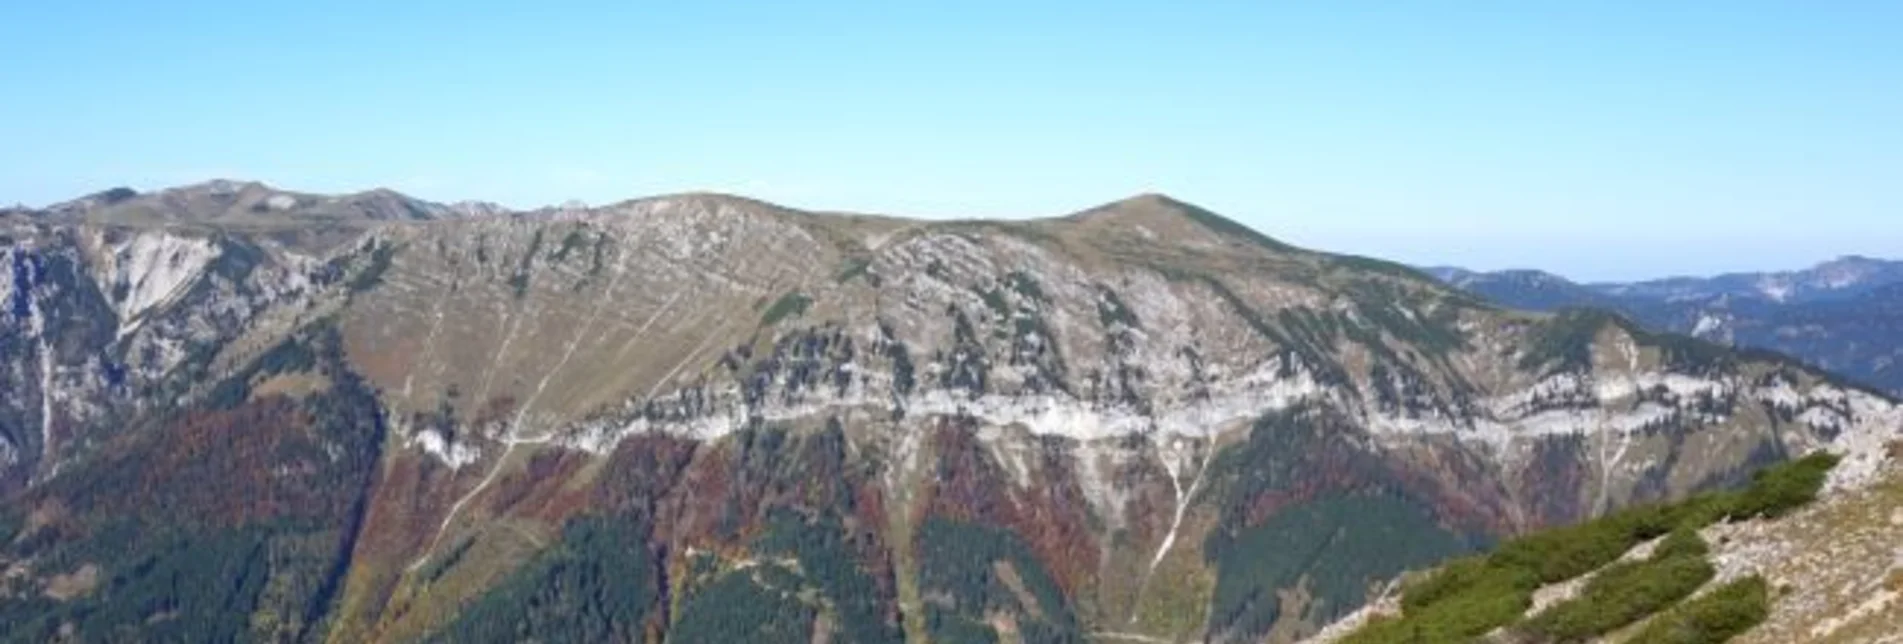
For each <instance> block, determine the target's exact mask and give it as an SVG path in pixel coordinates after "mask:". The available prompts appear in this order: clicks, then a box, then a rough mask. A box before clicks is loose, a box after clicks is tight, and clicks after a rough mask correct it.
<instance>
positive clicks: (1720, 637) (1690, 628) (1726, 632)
mask: <svg viewBox="0 0 1903 644" xmlns="http://www.w3.org/2000/svg"><path fill="white" fill-rule="evenodd" d="M1770 609H1771V596H1770V591H1769V590H1768V589H1767V588H1766V587H1765V583H1764V579H1763V578H1762V577H1757V576H1751V577H1746V578H1744V579H1740V580H1737V581H1734V582H1731V583H1729V584H1725V585H1724V586H1721V587H1719V588H1718V589H1717V590H1714V591H1712V592H1710V593H1706V594H1705V595H1704V596H1701V597H1698V598H1697V599H1693V600H1691V601H1688V602H1685V603H1684V604H1680V605H1679V606H1678V607H1677V608H1674V609H1672V610H1670V611H1667V612H1666V613H1665V614H1663V615H1660V616H1659V617H1658V618H1657V619H1654V620H1652V623H1650V624H1646V626H1645V628H1644V629H1643V630H1640V631H1639V634H1638V635H1637V636H1635V637H1633V638H1632V639H1631V641H1632V642H1633V643H1634V644H1718V643H1720V642H1724V641H1726V640H1729V639H1731V638H1733V637H1736V636H1737V635H1739V634H1741V633H1743V632H1745V631H1747V630H1751V627H1753V626H1757V625H1758V624H1759V623H1762V622H1763V621H1764V617H1765V615H1767V614H1769V612H1770Z"/></svg>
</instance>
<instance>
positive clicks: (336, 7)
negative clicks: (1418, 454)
mask: <svg viewBox="0 0 1903 644" xmlns="http://www.w3.org/2000/svg"><path fill="white" fill-rule="evenodd" d="M3 4H4V6H3V7H0V202H15V201H18V202H24V203H27V204H31V205H41V204H45V203H48V202H52V201H57V200H61V199H66V198H70V197H73V196H76V195H79V194H82V193H86V192H91V191H94V190H98V189H101V188H104V187H109V186H113V185H130V186H132V187H135V188H140V189H150V188H157V187H163V186H167V185H173V184H179V183H189V182H196V181H200V180H204V179H207V178H211V177H232V178H245V179H258V180H263V181H266V182H268V183H272V184H274V185H279V186H281V187H285V188H292V189H302V190H311V191H326V192H328V191H345V190H356V189H364V188H369V187H375V186H389V187H394V188H397V189H399V190H403V191H406V192H410V193H412V194H416V195H419V196H423V197H426V198H432V199H440V200H457V199H487V200H494V201H500V202H502V203H505V204H508V205H513V206H531V205H542V204H548V203H554V202H559V201H563V200H566V199H571V198H573V199H581V200H584V201H588V202H591V203H601V202H607V201H614V200H619V199H623V198H628V197H634V196H642V195H648V194H654V193H663V192H677V191H684V190H716V191H724V192H735V193H742V194H746V195H750V196H756V197H760V198H764V199H768V200H773V201H778V202H782V203H786V204H788V205H793V206H800V207H808V208H816V209H839V210H861V211H875V212H888V213H895V214H911V215H920V216H933V217H943V216H993V217H1028V216H1041V215H1053V214H1062V213H1066V212H1070V211H1074V210H1079V209H1082V208H1085V207H1088V206H1090V205H1093V204H1096V203H1100V202H1104V201H1109V200H1112V199H1116V198H1120V197H1123V196H1127V195H1129V194H1133V193H1137V192H1144V191H1159V192H1166V193H1169V194H1171V195H1173V196H1175V197H1177V198H1180V199H1183V200H1186V201H1191V202H1195V203H1198V204H1201V205H1203V206H1206V207H1209V208H1211V209H1213V210H1216V211H1218V212H1221V213H1224V214H1227V215H1230V216H1232V217H1235V218H1237V219H1239V220H1241V221H1243V222H1245V223H1247V224H1249V225H1251V226H1253V227H1256V228H1258V229H1260V230H1262V231H1264V232H1266V233H1267V234H1269V235H1272V236H1275V237H1278V238H1282V239H1284V240H1287V241H1291V242H1294V243H1298V244H1302V245H1307V246H1312V247H1318V248H1324V249H1329V250H1338V251H1347V252H1355V253H1361V254H1369V255H1377V256H1382V257H1388V258H1392V259H1397V260H1402V261H1408V262H1415V263H1451V264H1462V265H1467V266H1472V267H1478V268H1503V267H1519V266H1532V267H1541V268H1547V269H1551V270H1555V271H1558V272H1561V273H1564V274H1567V275H1570V276H1574V277H1578V278H1591V279H1604V278H1631V277H1641V276H1654V275H1662V274H1668V273H1711V272H1716V271H1721V270H1729V269H1745V268H1784V267H1795V266H1799V265H1804V264H1809V263H1811V262H1814V261H1817V260H1821V259H1825V258H1828V257H1831V256H1835V255H1839V254H1844V253H1863V254H1871V255H1879V256H1890V257H1903V3H1896V2H1869V3H1859V2H1851V1H1844V2H1784V3H1758V2H1745V1H1740V0H1728V1H1687V2H1655V1H1646V2H1530V3H1505V2H1440V3H1432V2H1423V3H1334V2H1330V3H1322V2H1316V3H1269V2H1235V3H1227V2H1224V3H1214V2H1209V3H1192V2H1184V3H1161V2H1145V3H1122V2H1116V1H1114V0H1096V1H1093V2H1045V3H1035V4H1036V5H1037V6H1036V7H1029V6H1026V5H1030V4H1033V3H1024V2H960V3H913V2H878V3H864V4H847V3H829V4H819V3H805V2H800V3H796V2H774V3H759V4H741V3H646V2H633V1H629V0H622V1H618V2H598V3H582V2H542V3H530V2H490V1H484V0H464V1H462V2H453V3H452V2H433V1H411V2H354V1H336V2H306V3H279V2H237V1H231V2H190V1H186V2H171V3H157V2H145V1H139V2H110V1H96V2H32V1H21V2H6V3H3ZM714 4H719V5H721V6H720V7H712V6H704V5H714ZM1397 4H1405V5H1406V8H1393V7H1391V6H1383V5H1397ZM928 5H929V6H928ZM1298 5H1300V6H1298Z"/></svg>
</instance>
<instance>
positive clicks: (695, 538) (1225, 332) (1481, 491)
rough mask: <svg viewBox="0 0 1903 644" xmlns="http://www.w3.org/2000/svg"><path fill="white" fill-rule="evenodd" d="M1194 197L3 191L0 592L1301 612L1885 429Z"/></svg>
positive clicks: (1052, 617)
mask: <svg viewBox="0 0 1903 644" xmlns="http://www.w3.org/2000/svg"><path fill="white" fill-rule="evenodd" d="M238 192H242V190H239V191H238ZM188 201H189V200H188ZM204 203H205V204H207V205H205V206H204V207H205V208H207V209H208V210H210V211H214V212H215V213H225V212H226V211H227V210H228V208H229V205H228V204H225V203H224V202H221V201H206V202H204ZM1175 203H1176V202H1173V200H1167V199H1166V198H1162V197H1150V196H1139V197H1136V198H1132V199H1125V200H1121V201H1116V202H1110V203H1108V204H1104V205H1100V206H1098V207H1095V208H1092V209H1087V210H1085V211H1080V212H1082V213H1089V212H1092V211H1098V212H1099V214H1100V215H1103V216H1095V217H1092V216H1069V217H1057V218H1052V219H1042V220H1031V221H998V220H962V221H937V220H926V221H912V220H903V219H896V218H887V217H877V216H867V215H826V214H807V213H806V212H805V211H793V210H791V209H783V208H779V207H774V206H770V205H762V204H763V202H753V201H748V200H727V199H722V198H716V197H658V198H649V199H641V200H632V201H623V202H617V203H615V204H611V205H607V206H601V207H592V208H584V207H573V208H566V209H549V210H546V211H545V212H547V213H549V215H548V216H515V215H513V214H512V215H507V216H492V217H466V218H450V219H434V220H364V221H361V222H358V223H357V224H353V225H343V226H339V225H336V222H334V221H328V220H315V219H292V220H290V221H288V222H283V225H282V226H279V227H275V228H271V229H268V230H259V229H256V228H254V227H247V226H244V225H239V224H228V223H226V222H227V221H228V220H223V219H217V218H216V217H214V218H213V219H215V221H213V222H212V223H213V225H209V226H202V227H196V228H194V227H174V226H151V225H147V223H148V222H145V221H142V222H138V223H135V224H132V225H118V224H111V223H99V222H87V221H52V220H41V219H33V220H29V221H24V222H13V223H12V224H11V225H12V229H11V233H10V234H11V237H10V240H11V243H10V245H9V246H8V247H7V255H6V258H5V259H6V261H7V262H8V266H9V268H10V270H8V271H0V278H4V279H0V293H5V295H6V297H7V299H8V302H9V307H8V313H9V315H6V316H4V317H3V318H0V323H4V324H5V325H6V326H7V328H8V330H9V333H8V334H6V335H5V336H4V339H0V360H4V364H5V365H6V368H5V369H0V378H4V379H5V380H4V381H5V383H6V390H8V391H12V392H17V393H16V394H14V395H12V396H10V397H8V398H7V399H5V400H3V401H0V402H5V403H6V405H4V407H0V463H4V466H0V498H4V499H5V501H4V502H0V568H7V569H17V570H20V571H21V572H19V573H18V574H17V575H13V576H11V577H9V579H11V581H7V582H5V584H4V585H0V591H4V592H0V618H12V619H18V620H20V623H23V624H28V625H29V627H28V628H24V629H22V630H21V631H19V632H20V633H21V635H20V636H19V638H20V639H25V640H36V639H52V638H55V637H57V635H58V634H59V633H60V632H63V631H64V632H73V633H78V634H79V637H102V636H104V635H103V634H110V633H118V634H123V635H124V636H127V637H133V636H136V635H140V634H143V635H147V636H148V637H162V636H177V637H182V638H186V639H206V638H210V639H282V640H302V641H338V642H355V641H427V640H432V639H458V635H464V636H473V635H471V634H481V633H492V634H496V635H495V636H496V637H502V638H507V637H511V636H510V635H504V634H503V633H511V634H513V636H514V637H531V636H537V637H543V636H545V637H549V638H558V639H559V638H561V637H573V638H580V639H616V640H641V639H659V638H662V637H666V638H669V639H674V640H678V641H709V640H712V641H721V640H723V639H731V637H732V636H734V634H735V633H737V632H746V633H756V634H757V633H774V634H778V635H779V636H784V637H786V638H788V639H798V640H801V641H805V640H808V639H811V638H812V637H813V636H814V634H816V633H829V634H840V633H853V634H854V635H851V636H850V637H851V638H853V639H859V640H861V641H908V642H917V641H926V640H929V641H935V642H957V641H965V640H969V639H973V638H976V639H978V640H988V639H992V638H1000V637H1007V638H1008V637H1017V638H1023V639H1026V640H1032V641H1035V640H1037V639H1039V638H1048V639H1059V640H1062V639H1070V640H1079V639H1085V638H1087V637H1090V638H1097V639H1102V638H1105V637H1126V636H1137V637H1141V638H1152V639H1158V640H1164V641H1180V640H1205V641H1219V642H1230V641H1260V640H1262V639H1265V638H1267V639H1271V640H1274V641H1291V640H1293V639H1296V638H1299V637H1301V636H1304V635H1307V634H1310V633H1313V632H1315V631H1316V630H1317V629H1319V628H1320V627H1321V626H1322V625H1323V624H1326V623H1327V622H1330V621H1332V620H1333V619H1334V618H1336V617H1340V616H1342V615H1345V614H1347V613H1348V612H1350V611H1352V610H1353V609H1355V608H1356V607H1358V606H1359V605H1361V604H1362V603H1364V602H1366V601H1368V600H1369V599H1371V598H1372V597H1373V595H1374V593H1375V591H1376V590H1377V589H1378V587H1379V586H1380V585H1382V584H1384V583H1386V581H1387V580H1388V579H1390V578H1392V577H1393V576H1394V575H1397V574H1399V573H1401V572H1402V571H1404V570H1408V569H1415V568H1420V567H1425V566H1429V565H1432V564H1434V563H1436V562H1438V561H1441V560H1443V559H1445V558H1447V557H1451V556H1455V555H1459V554H1463V553H1467V552H1471V551H1474V550H1476V549H1479V548H1483V547H1485V546H1486V544H1489V543H1493V542H1495V541H1497V540H1499V539H1500V538H1502V537H1504V536H1508V535H1512V534H1518V533H1522V532H1525V531H1528V530H1531V529H1534V528H1538V527H1542V526H1550V525H1560V524H1565V523H1570V522H1574V521H1578V520H1581V519H1583V518H1586V517H1590V516H1597V515H1600V514H1604V513H1606V512H1608V511H1611V510H1613V509H1616V508H1620V507H1625V506H1628V505H1631V504H1634V503H1644V502H1649V501H1653V500H1660V499H1667V498H1677V497H1682V496H1684V495H1686V494H1690V493H1692V492H1695V491H1700V490H1708V489H1717V488H1726V487H1732V486H1736V485H1739V484H1741V483H1743V482H1744V481H1746V480H1748V479H1749V476H1750V472H1751V471H1753V470H1755V469H1757V468H1759V467H1762V466H1764V465H1767V464H1770V463H1775V462H1779V461H1783V460H1787V459H1789V458H1791V457H1792V456H1794V455H1798V454H1803V453H1808V452H1810V451H1814V450H1819V449H1822V450H1828V451H1832V452H1835V453H1841V454H1843V455H1844V457H1845V460H1844V463H1843V464H1842V465H1840V466H1839V467H1838V468H1837V470H1834V471H1833V473H1832V475H1831V476H1832V478H1831V481H1830V483H1829V486H1830V489H1833V490H1835V489H1856V488H1860V487H1862V486H1864V485H1866V484H1867V483H1868V481H1870V480H1872V479H1873V478H1875V477H1876V476H1877V475H1878V474H1879V473H1881V472H1885V471H1888V470H1889V469H1891V468H1892V464H1893V459H1892V457H1891V456H1890V454H1889V452H1887V451H1886V450H1885V449H1884V445H1885V444H1886V443H1887V442H1888V441H1892V440H1895V439H1896V438H1897V437H1898V435H1899V433H1903V408H1900V407H1899V406H1898V403H1897V402H1896V400H1895V399H1893V398H1890V397H1888V396H1884V395H1879V394H1874V393H1871V392H1867V391H1863V390H1860V389H1857V388H1850V387H1844V386H1841V385H1840V384H1837V383H1834V382H1832V381H1831V380H1830V379H1829V378H1826V377H1824V375H1823V374H1821V373H1819V372H1816V371H1814V370H1811V369H1809V368H1807V367H1803V366H1801V365H1798V364H1795V363H1791V362H1787V361H1784V360H1781V359H1778V360H1772V359H1763V358H1758V357H1753V356H1750V355H1746V354H1741V353H1738V352H1734V351H1731V350H1729V349H1726V348H1723V347H1721V346H1718V345H1713V344H1709V343H1703V342H1694V341H1689V340H1682V339H1678V338H1677V337H1676V336H1666V335H1662V334H1651V333H1649V332H1647V333H1640V332H1638V330H1636V329H1635V328H1632V327H1629V326H1627V325H1625V324H1623V323H1622V322H1620V321H1619V320H1618V319H1617V318H1607V317H1590V316H1588V317H1580V316H1568V315H1547V314H1531V313H1523V312H1517V311H1510V310H1506V309H1501V308H1499V307H1497V306H1494V305H1491V304H1488V303H1486V302H1484V301H1482V300H1481V299H1479V298H1477V297H1475V296H1472V295H1470V294H1468V293H1465V292H1462V291H1459V290H1456V289H1454V288H1451V287H1448V286H1446V285H1443V284H1440V283H1439V282H1436V281H1434V280H1432V279H1431V278H1430V277H1428V276H1426V275H1424V274H1422V273H1419V272H1417V271H1414V270H1412V269H1407V268H1405V267H1399V266H1398V265H1394V264H1391V263H1387V262H1383V261H1380V260H1370V259H1366V258H1357V257H1353V256H1343V255H1334V254H1329V253H1325V252H1321V251H1310V250H1304V249H1299V248H1294V247H1291V246H1287V245H1284V244H1281V243H1280V242H1275V241H1274V240H1273V239H1272V238H1268V237H1266V236H1262V235H1260V234H1259V233H1254V232H1253V231H1249V232H1247V233H1243V232H1241V231H1236V230H1233V228H1243V229H1244V230H1247V229H1246V227H1242V226H1241V225H1240V224H1236V223H1235V222H1234V221H1232V220H1228V219H1226V218H1221V217H1220V216H1217V215H1214V213H1208V212H1207V211H1201V210H1200V209H1197V208H1195V207H1193V206H1186V205H1185V206H1178V205H1175ZM221 204H224V205H221ZM789 215H796V216H789ZM320 233H321V234H320ZM313 236H322V237H323V241H324V242H325V243H323V244H316V243H302V242H305V241H307V240H308V238H310V237H313ZM1264 240H1267V241H1266V242H1265V241H1264ZM293 242H298V243H293ZM214 491H215V492H214ZM114 535H132V536H127V537H124V538H117V537H114ZM108 537H113V539H116V540H113V539H109V538H108ZM108 544H111V545H110V546H108ZM616 553H619V554H616ZM206 559H211V560H215V561H217V562H219V563H217V565H211V564H209V563H208V562H207V561H206ZM142 562H146V563H142ZM86 570H92V571H94V572H93V574H94V575H95V577H94V578H95V579H96V580H103V581H98V582H97V583H95V584H92V585H90V586H88V585H86V584H77V583H75V582H74V580H76V579H81V578H83V577H85V575H84V574H82V573H83V571H86ZM141 571H144V572H141ZM181 580H182V581H181ZM234 580H235V581H234ZM238 582H242V583H238ZM223 588H231V589H234V590H232V591H231V592H230V594H228V595H206V594H204V593H201V592H200V590H204V589H223ZM524 598H533V601H530V600H526V599H524ZM607 598H612V600H610V599H607ZM114 607H117V608H114ZM168 607H171V608H168ZM109 609H110V610H109ZM195 611H211V613H213V614H219V615H236V616H241V618H233V619H227V620H206V621H193V620H186V619H179V618H178V616H179V615H183V614H194V612H195ZM734 624H738V625H741V626H736V627H735V628H741V629H742V630H741V631H729V630H722V629H725V628H728V626H725V625H734ZM174 629H176V630H174ZM522 629H527V630H522ZM564 634H565V635H564ZM188 635H189V636H197V637H189V636H188ZM0 639H5V638H0ZM461 639H467V637H464V638H461Z"/></svg>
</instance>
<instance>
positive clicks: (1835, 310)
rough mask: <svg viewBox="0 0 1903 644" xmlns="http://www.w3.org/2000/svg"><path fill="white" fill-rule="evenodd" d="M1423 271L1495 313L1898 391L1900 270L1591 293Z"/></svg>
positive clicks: (1555, 280) (1889, 266)
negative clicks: (1637, 329) (1693, 342)
mask: <svg viewBox="0 0 1903 644" xmlns="http://www.w3.org/2000/svg"><path fill="white" fill-rule="evenodd" d="M1424 270H1425V271H1426V272H1428V273H1429V274H1431V275H1433V276H1434V277H1436V278H1439V279H1440V280H1441V281H1444V282H1447V283H1449V284H1452V285H1454V286H1457V287H1460V288H1462V289H1466V290H1467V291H1469V292H1472V293H1474V294H1477V295H1480V296H1482V297H1485V298H1487V299H1490V300H1493V301H1495V302H1497V303H1499V304H1501V305H1504V306H1509V307H1513V308H1520V309H1530V310H1536V311H1554V310H1559V309H1565V308H1578V307H1592V308H1604V309H1612V310H1616V311H1619V312H1620V313H1622V314H1624V315H1626V316H1627V317H1630V318H1632V319H1633V320H1635V321H1637V322H1639V323H1641V324H1644V325H1647V326H1650V327H1652V328H1654V329H1658V330H1663V331H1671V332H1674V333H1685V334H1690V335H1694V336H1697V337H1700V338H1703V339H1706V340H1712V341H1717V342H1724V343H1729V344H1734V345H1738V346H1745V347H1754V348H1762V349H1769V350H1773V351H1778V352H1782V353H1787V354H1790V355H1793V356H1796V357H1799V358H1802V359H1804V360H1806V361H1808V362H1811V363H1813V364H1815V365H1817V366H1819V367H1823V368H1825V369H1829V370H1832V371H1835V372H1838V373H1840V374H1843V375H1845V376H1848V377H1850V378H1852V379H1855V380H1859V381H1862V382H1864V383H1866V384H1870V385H1874V386H1878V387H1882V388H1884V389H1887V390H1890V391H1892V392H1903V368H1900V367H1899V366H1898V363H1899V362H1903V261H1890V260H1882V259H1873V258H1869V257H1857V256H1847V257H1842V258H1838V259H1835V260H1832V261H1828V262H1824V263H1822V264H1818V265H1817V266H1814V267H1812V268H1809V269H1805V270H1799V271H1782V272H1765V273H1731V274H1726V275H1719V276H1716V277H1709V278H1698V277H1674V278H1668V279H1658V280H1649V281H1643V282H1630V283H1617V282H1604V283H1591V284H1581V283H1577V282H1573V281H1570V280H1567V279H1566V278H1563V277H1560V276H1558V275H1554V274H1551V273H1547V272H1543V271H1537V270H1507V271H1494V272H1476V271H1470V270H1466V269H1461V268H1453V267H1435V268H1428V269H1424Z"/></svg>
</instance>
